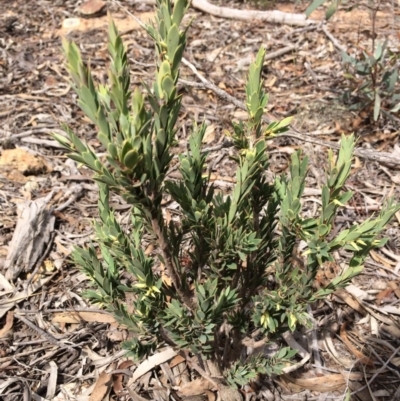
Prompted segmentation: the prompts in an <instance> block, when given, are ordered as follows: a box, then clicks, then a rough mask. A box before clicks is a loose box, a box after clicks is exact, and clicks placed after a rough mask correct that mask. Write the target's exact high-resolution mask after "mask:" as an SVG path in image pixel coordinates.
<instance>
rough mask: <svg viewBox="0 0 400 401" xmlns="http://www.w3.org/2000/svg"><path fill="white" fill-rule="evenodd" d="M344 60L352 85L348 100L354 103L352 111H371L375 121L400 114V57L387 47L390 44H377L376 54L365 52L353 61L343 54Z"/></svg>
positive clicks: (346, 72)
mask: <svg viewBox="0 0 400 401" xmlns="http://www.w3.org/2000/svg"><path fill="white" fill-rule="evenodd" d="M342 57H343V64H344V67H345V74H344V77H345V78H346V79H347V82H348V89H347V90H346V92H345V94H344V99H345V100H346V101H347V102H349V101H350V102H351V106H350V110H351V109H356V110H369V109H371V111H372V110H373V113H372V114H373V118H374V120H375V121H377V120H378V119H379V117H380V116H381V115H382V114H383V115H385V116H388V117H390V115H391V113H397V112H398V111H399V110H400V91H399V85H398V84H399V71H398V66H397V64H398V59H399V56H398V55H397V54H395V53H393V52H392V51H391V50H390V49H389V48H388V47H387V40H386V41H385V42H383V43H382V42H378V43H377V44H376V46H375V44H373V54H371V53H370V52H366V51H361V52H359V54H358V55H357V56H356V57H353V56H351V55H349V54H348V53H345V52H343V54H342Z"/></svg>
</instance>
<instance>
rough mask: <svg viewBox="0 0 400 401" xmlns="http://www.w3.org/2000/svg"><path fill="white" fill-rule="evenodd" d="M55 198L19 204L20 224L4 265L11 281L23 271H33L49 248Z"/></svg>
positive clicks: (47, 197)
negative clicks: (50, 207) (51, 207)
mask: <svg viewBox="0 0 400 401" xmlns="http://www.w3.org/2000/svg"><path fill="white" fill-rule="evenodd" d="M51 197H52V193H50V194H49V195H48V196H46V197H45V198H39V199H37V200H35V201H26V202H22V203H20V204H18V206H17V211H18V221H17V225H16V227H15V231H14V235H13V237H12V240H11V243H10V245H9V251H8V254H7V258H6V261H5V263H4V268H5V271H6V279H7V280H15V279H16V278H17V277H18V276H19V274H21V273H22V272H24V273H28V272H31V271H32V270H33V269H34V267H35V265H36V263H37V262H38V261H39V260H40V258H41V256H42V253H43V252H44V250H45V249H46V247H48V246H49V242H50V241H51V240H52V236H51V234H52V232H53V230H54V222H55V217H54V216H53V215H52V212H51V210H49V208H48V203H49V201H50V199H51Z"/></svg>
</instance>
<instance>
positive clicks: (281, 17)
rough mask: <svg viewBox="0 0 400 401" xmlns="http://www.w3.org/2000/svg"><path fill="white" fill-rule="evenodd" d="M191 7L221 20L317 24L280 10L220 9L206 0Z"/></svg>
mask: <svg viewBox="0 0 400 401" xmlns="http://www.w3.org/2000/svg"><path fill="white" fill-rule="evenodd" d="M191 6H192V7H193V8H196V9H197V10H200V11H203V12H205V13H208V14H211V15H214V16H216V17H221V18H231V19H238V20H257V21H265V22H272V23H278V24H287V25H297V26H307V25H312V24H316V23H317V21H314V20H310V19H307V17H306V15H305V14H293V13H285V12H282V11H279V10H271V11H258V10H237V9H234V8H228V7H219V6H216V5H214V4H211V3H209V2H208V1H206V0H192V2H191Z"/></svg>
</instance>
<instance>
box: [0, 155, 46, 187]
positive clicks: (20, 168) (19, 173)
mask: <svg viewBox="0 0 400 401" xmlns="http://www.w3.org/2000/svg"><path fill="white" fill-rule="evenodd" d="M49 171H51V168H50V166H49V165H48V164H47V163H46V162H45V160H44V159H43V158H42V157H41V156H39V155H35V154H32V153H30V152H28V151H26V150H24V149H6V150H4V151H3V152H2V154H1V156H0V174H1V175H3V176H5V177H6V178H8V179H9V180H11V181H17V182H27V181H29V179H28V177H27V176H29V175H38V174H44V173H47V172H49Z"/></svg>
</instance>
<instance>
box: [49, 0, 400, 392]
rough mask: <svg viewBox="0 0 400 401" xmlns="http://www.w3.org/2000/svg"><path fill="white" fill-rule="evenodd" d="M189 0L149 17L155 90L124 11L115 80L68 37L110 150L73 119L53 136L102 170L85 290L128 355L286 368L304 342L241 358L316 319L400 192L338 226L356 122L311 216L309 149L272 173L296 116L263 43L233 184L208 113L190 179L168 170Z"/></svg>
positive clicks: (234, 376)
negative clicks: (209, 134)
mask: <svg viewBox="0 0 400 401" xmlns="http://www.w3.org/2000/svg"><path fill="white" fill-rule="evenodd" d="M187 7H188V2H187V0H177V1H176V3H175V6H174V8H173V10H172V6H171V3H170V0H158V3H157V18H156V22H155V25H148V26H147V32H148V34H149V35H150V36H151V37H152V39H153V40H154V43H155V48H156V53H157V68H156V76H155V81H154V83H153V86H152V87H148V86H146V85H144V86H145V91H144V93H142V92H141V91H139V90H138V89H136V90H135V91H134V92H133V93H131V92H130V78H129V69H128V61H127V60H128V58H127V54H126V50H125V48H124V46H123V43H122V40H121V37H120V36H119V35H118V33H117V30H116V27H115V25H114V24H113V23H110V27H109V51H110V56H111V63H110V68H109V84H107V85H104V86H103V85H100V84H95V83H94V82H93V79H92V76H91V73H90V70H89V69H88V68H87V67H86V66H85V65H84V63H83V62H82V58H81V55H80V53H79V50H78V48H77V46H76V45H75V44H73V43H68V42H66V41H65V42H64V44H63V46H64V51H65V55H66V58H67V60H68V63H67V67H68V71H69V73H70V75H71V77H72V81H73V84H74V87H75V90H76V92H77V94H78V98H79V100H78V102H79V105H80V107H81V108H82V110H83V111H84V112H85V114H86V115H87V116H88V117H89V118H90V119H91V121H92V122H93V124H95V125H96V127H97V129H98V139H99V140H100V142H101V144H102V145H103V147H104V149H106V156H105V157H100V156H98V155H96V153H95V152H94V151H93V150H92V149H91V148H90V147H89V146H88V145H87V144H85V143H84V142H82V141H81V140H80V139H79V138H78V137H77V136H76V135H75V134H74V133H73V132H72V131H71V130H70V129H68V128H65V130H66V133H67V138H66V137H64V136H59V135H55V137H56V139H57V140H58V141H59V142H60V143H61V144H63V145H64V146H65V147H66V148H67V149H68V150H69V152H70V153H69V157H70V158H72V159H73V160H76V161H77V162H79V163H81V164H82V165H85V166H87V167H89V168H90V169H92V170H93V171H94V172H95V179H96V181H97V183H98V186H99V202H98V208H99V214H100V220H99V221H97V222H95V223H94V227H95V232H96V239H95V242H96V243H97V246H98V248H99V249H100V253H101V256H99V253H98V252H97V251H96V245H94V244H91V245H89V246H88V247H87V248H85V249H82V248H77V249H76V250H75V252H74V254H73V260H74V262H75V263H76V264H77V265H79V266H81V267H82V268H83V270H84V271H85V273H86V274H87V275H88V276H89V277H90V278H91V279H92V282H93V289H91V290H90V291H87V293H86V296H87V297H88V298H89V299H90V300H91V301H92V302H94V303H97V304H100V305H101V306H104V307H106V308H107V309H108V310H109V311H110V312H112V313H113V314H114V315H115V316H116V318H117V319H118V320H119V321H120V322H121V323H123V324H124V325H126V326H127V327H128V328H129V330H131V331H132V332H133V333H135V336H134V338H133V339H132V340H130V341H128V342H126V343H125V344H124V347H125V348H126V349H127V350H128V351H129V353H130V355H132V356H134V357H135V358H142V357H144V356H145V355H147V354H149V353H151V352H153V351H154V350H155V349H156V348H157V347H158V346H159V345H160V344H162V343H167V344H170V345H172V346H174V347H176V349H179V350H182V351H183V352H186V353H189V354H192V355H194V356H197V357H199V358H203V359H207V360H210V361H212V362H213V363H214V366H217V367H218V369H219V372H221V373H223V375H224V377H225V380H226V381H227V382H228V383H229V384H231V385H232V386H236V385H242V384H244V383H246V382H247V381H249V380H252V379H254V378H255V377H256V376H257V375H258V374H268V375H270V374H279V373H280V372H282V369H283V367H284V366H285V365H287V364H288V363H289V362H288V361H289V360H290V359H291V357H292V356H293V355H294V352H293V351H292V350H290V349H289V348H281V349H280V350H278V351H277V353H276V354H275V355H274V356H273V357H271V358H266V357H261V356H254V355H252V356H250V357H248V358H243V353H242V350H243V347H244V345H243V342H244V339H245V338H246V337H249V336H250V334H251V333H252V332H254V331H255V330H258V331H259V333H260V336H261V337H262V338H264V339H265V340H266V341H267V340H274V339H279V337H280V335H281V334H282V333H283V332H285V331H287V330H292V331H293V330H295V328H296V327H297V326H298V325H307V324H308V322H309V317H308V314H307V305H309V304H310V303H312V302H315V301H316V300H318V299H322V298H324V297H326V296H328V295H329V294H331V293H332V292H333V291H335V289H337V288H340V287H344V286H345V285H346V284H347V283H348V282H349V281H350V280H351V279H352V278H353V277H354V276H356V275H357V274H359V273H360V272H361V270H362V267H363V262H364V260H365V258H366V256H367V255H368V252H369V251H370V249H372V248H376V247H379V246H382V245H383V244H384V243H385V240H382V239H378V235H379V233H380V232H381V231H382V229H383V228H384V227H385V225H386V224H387V223H388V221H389V220H390V219H391V217H392V216H393V214H394V213H395V212H396V211H397V210H399V209H400V205H398V204H394V203H393V201H391V200H390V201H388V203H387V205H386V206H385V208H384V209H383V210H382V212H381V213H380V214H379V216H377V217H375V218H369V219H368V220H366V221H365V222H363V223H362V224H354V225H352V226H351V227H350V228H349V229H346V230H344V231H341V232H339V233H337V234H334V233H333V232H332V228H333V224H334V218H335V215H336V213H337V211H338V209H339V208H340V207H342V206H343V205H344V204H345V203H346V202H347V201H348V200H349V199H350V198H351V197H352V193H351V192H350V191H345V190H344V185H345V182H346V179H347V178H348V176H349V174H350V169H351V163H352V152H353V148H354V144H355V141H354V137H353V136H349V137H342V141H341V149H340V151H339V155H338V157H337V158H336V157H335V156H334V155H333V153H332V152H330V153H329V168H328V171H327V172H326V183H325V184H324V185H323V187H322V207H321V210H320V213H319V216H317V217H309V218H303V217H302V204H301V201H300V199H301V197H302V194H303V190H304V186H305V180H306V175H307V157H302V156H301V154H300V152H297V153H294V154H293V156H292V160H291V166H290V175H285V174H283V175H281V176H278V177H276V179H275V180H274V181H273V182H269V181H268V180H267V178H266V176H265V172H266V170H267V169H268V167H269V162H268V151H267V140H268V139H269V138H271V137H273V136H275V135H278V134H279V133H282V132H284V131H285V130H286V129H287V127H288V125H289V123H290V119H285V120H283V121H280V122H276V123H272V124H270V125H269V126H264V125H263V123H262V115H263V112H264V108H265V106H266V104H267V101H268V96H267V95H266V94H265V93H264V92H263V89H262V81H261V70H262V65H263V60H264V55H265V51H264V50H263V49H261V50H260V51H259V53H258V55H257V57H256V59H255V61H254V63H253V64H252V65H251V67H250V72H249V76H248V80H247V85H246V104H247V110H248V121H247V123H239V124H236V123H235V124H233V131H232V134H231V137H232V141H233V143H234V146H235V148H236V150H237V152H236V161H237V165H238V168H237V172H236V184H235V186H234V188H233V191H232V193H231V194H229V195H228V194H227V195H225V194H222V193H220V192H218V191H217V190H216V189H215V188H214V186H213V184H212V183H211V182H210V175H209V174H208V173H207V168H206V167H207V155H206V154H205V153H203V152H202V150H201V147H202V141H203V137H204V134H205V129H206V127H205V125H204V124H201V125H199V126H197V125H195V124H194V128H193V130H192V133H191V135H190V138H189V140H188V150H187V152H186V153H185V154H180V155H179V169H180V173H181V176H182V177H181V179H178V180H174V179H172V178H170V177H169V176H168V171H169V169H170V168H171V162H172V160H173V158H174V152H175V153H176V150H177V147H176V142H177V140H176V138H177V132H178V131H179V126H178V124H177V122H178V116H179V111H180V106H181V95H178V90H177V81H178V77H179V64H180V61H181V59H182V55H183V52H184V49H185V45H186V35H185V34H186V29H185V30H180V29H179V25H180V23H181V21H182V18H183V15H184V13H185V11H186V9H187ZM110 192H113V193H116V194H119V195H121V196H122V197H123V199H125V201H126V202H128V203H129V204H130V205H132V209H131V215H130V216H131V225H130V227H129V229H128V230H124V229H123V228H122V227H121V225H120V224H119V223H118V220H117V218H116V216H115V214H114V211H113V210H112V209H111V207H110V204H109V193H110ZM166 195H168V196H169V197H171V198H172V199H173V200H174V201H176V202H177V203H178V204H179V215H178V216H177V217H176V218H172V219H167V218H165V217H164V214H163V206H162V205H163V203H162V202H163V200H164V199H165V196H166ZM299 240H303V241H305V242H306V243H307V248H306V249H305V252H304V256H305V257H306V263H305V264H304V266H303V267H299V266H296V265H295V264H294V263H293V252H294V248H295V245H296V243H298V241H299ZM149 243H153V244H155V245H156V246H155V250H154V253H153V254H148V253H147V252H145V249H146V247H147V246H148V244H149ZM341 248H345V249H346V250H347V251H348V252H350V253H351V255H352V257H351V260H350V262H349V264H348V267H347V268H346V269H344V271H343V272H342V273H341V274H340V275H338V276H337V277H335V278H334V279H333V281H332V282H331V283H329V285H327V286H326V287H325V288H321V289H319V290H316V289H315V288H314V286H313V282H314V279H315V277H316V274H317V272H318V270H319V269H320V267H321V266H322V265H323V264H324V263H326V262H330V261H333V257H332V253H333V252H334V251H336V250H338V249H341ZM163 271H164V272H165V273H163ZM166 277H167V278H166ZM168 277H169V279H170V280H168Z"/></svg>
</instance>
